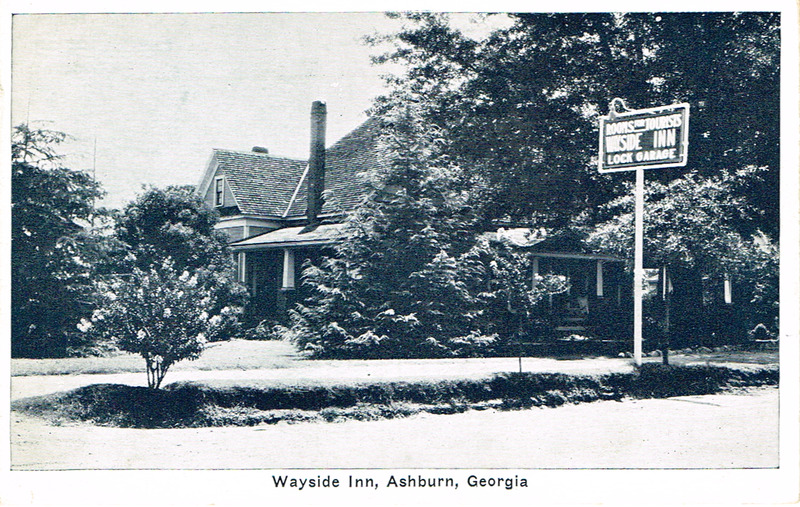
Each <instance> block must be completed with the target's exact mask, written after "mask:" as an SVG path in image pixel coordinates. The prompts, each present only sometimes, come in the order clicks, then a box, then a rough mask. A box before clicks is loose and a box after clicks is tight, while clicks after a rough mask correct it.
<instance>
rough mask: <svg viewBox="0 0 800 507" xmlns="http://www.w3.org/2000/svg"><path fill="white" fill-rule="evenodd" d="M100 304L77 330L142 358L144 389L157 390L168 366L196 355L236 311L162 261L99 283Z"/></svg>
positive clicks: (204, 285)
mask: <svg viewBox="0 0 800 507" xmlns="http://www.w3.org/2000/svg"><path fill="white" fill-rule="evenodd" d="M98 289H99V294H100V298H101V301H102V304H100V305H99V306H98V308H97V309H96V310H95V311H94V313H93V314H92V317H91V320H86V319H84V320H83V321H82V322H81V323H80V325H79V327H80V328H81V330H83V331H85V332H87V333H91V334H95V335H98V336H101V337H103V338H105V339H108V340H111V341H112V342H114V343H115V344H116V345H117V346H118V347H119V348H120V349H121V350H125V351H128V352H132V353H135V354H139V355H141V356H142V357H143V358H144V360H145V364H146V367H147V385H148V387H150V388H151V389H158V388H159V387H160V386H161V382H162V380H163V379H164V376H165V375H166V374H167V371H168V370H169V368H170V366H172V365H173V364H174V363H176V362H178V361H181V360H183V359H196V358H198V357H199V356H200V354H201V352H202V351H203V348H204V346H205V343H206V341H207V337H208V336H212V335H214V334H218V333H219V328H221V327H224V325H225V318H226V316H230V315H233V314H234V313H235V312H236V310H235V309H234V308H232V307H230V306H222V308H221V309H220V310H219V311H214V310H213V309H215V308H219V307H220V305H221V303H220V302H219V301H217V300H216V294H217V293H218V290H216V289H217V288H216V287H215V286H214V284H213V283H209V280H208V279H206V280H203V279H202V278H201V277H199V276H198V275H197V274H190V272H189V271H188V270H184V271H179V270H178V269H176V266H175V263H174V262H173V261H172V260H171V259H170V258H166V259H164V260H163V261H162V263H161V264H160V265H158V264H156V265H152V266H150V268H149V269H148V270H146V271H145V270H141V269H139V268H134V269H133V272H132V273H131V274H129V275H126V276H115V277H111V278H110V279H109V280H108V281H100V282H98Z"/></svg>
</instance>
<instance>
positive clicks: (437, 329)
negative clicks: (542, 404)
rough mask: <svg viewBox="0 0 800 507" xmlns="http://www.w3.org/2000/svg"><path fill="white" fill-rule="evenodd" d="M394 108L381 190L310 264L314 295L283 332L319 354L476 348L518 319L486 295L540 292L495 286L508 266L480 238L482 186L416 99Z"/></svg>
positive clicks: (506, 303)
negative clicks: (468, 175) (457, 161)
mask: <svg viewBox="0 0 800 507" xmlns="http://www.w3.org/2000/svg"><path fill="white" fill-rule="evenodd" d="M384 118H385V120H386V122H387V123H386V125H384V127H385V130H386V132H387V134H386V136H385V138H384V139H383V148H384V153H385V156H386V160H387V163H386V164H385V165H384V166H382V167H378V168H376V169H375V170H374V171H373V172H372V173H370V174H368V175H366V176H367V177H368V178H369V180H370V182H371V184H372V186H373V188H375V192H374V194H373V195H372V197H371V198H370V199H369V200H368V201H366V202H365V203H364V204H363V205H362V206H361V207H360V208H359V209H358V210H357V211H355V212H354V213H353V214H352V215H351V216H350V217H349V218H348V220H347V221H346V223H345V234H343V238H344V239H343V240H342V241H341V242H340V243H338V244H337V245H336V246H335V255H334V256H329V257H325V258H323V259H322V260H321V262H319V263H317V264H308V265H306V266H305V269H304V271H303V280H304V285H305V286H306V287H308V288H310V290H311V296H310V298H309V299H308V300H307V301H306V302H305V303H303V304H300V305H298V306H297V309H296V310H295V311H293V312H292V313H291V325H290V327H289V328H285V329H284V330H283V334H284V336H286V337H288V338H290V339H293V340H294V341H295V342H296V343H297V344H298V345H299V346H300V347H301V348H305V349H306V350H309V351H311V352H312V353H314V354H316V355H319V356H347V357H430V356H450V355H455V354H457V355H468V354H472V353H476V352H477V351H481V350H483V351H485V350H486V349H487V347H491V346H496V345H497V342H498V340H502V339H504V338H505V339H507V338H508V337H509V334H511V333H513V332H515V331H517V329H512V330H510V332H509V330H505V329H500V328H499V326H498V325H497V323H496V322H494V321H493V319H492V318H491V317H492V315H493V314H492V312H491V311H487V310H486V309H485V300H487V299H494V300H499V299H503V302H502V304H501V305H500V306H501V308H502V312H508V311H509V310H508V309H509V308H511V309H512V310H514V311H516V307H517V306H520V305H519V303H518V301H517V299H525V298H527V297H533V296H528V295H525V294H518V293H512V292H511V291H509V290H507V287H505V286H504V287H503V288H502V289H501V290H498V288H497V287H492V286H490V280H491V279H492V276H493V275H496V274H497V272H498V271H499V269H500V268H499V265H498V263H497V262H494V264H492V260H494V259H492V258H491V257H492V253H493V251H492V250H491V249H490V248H489V247H488V246H486V245H484V246H483V247H482V248H480V249H478V248H477V247H475V243H476V232H475V217H474V215H473V213H472V211H471V210H472V206H471V204H472V201H471V199H472V197H473V196H472V195H471V194H470V193H468V192H466V191H465V185H466V184H467V182H465V181H464V180H463V179H461V176H462V174H463V173H461V172H460V171H458V170H457V169H458V168H457V167H454V166H453V165H452V163H451V162H450V161H449V160H448V158H447V157H446V156H444V155H443V147H444V146H446V144H447V143H446V141H445V140H444V139H443V138H442V136H441V132H440V130H439V129H437V128H436V127H434V126H431V125H430V124H428V123H426V122H425V121H424V119H423V118H421V117H420V116H419V115H418V114H417V111H416V110H415V106H414V104H413V103H409V104H406V105H405V106H404V107H398V108H397V109H396V110H395V111H393V112H392V114H390V115H386V116H385V117H384ZM522 264H523V260H522V259H520V258H518V257H515V258H511V259H505V262H504V266H505V267H509V266H511V265H514V268H515V269H517V270H519V269H522V268H521V267H520V266H521V265H522ZM493 269H494V271H493ZM527 278H528V277H525V278H523V279H522V280H527ZM515 283H516V284H519V280H518V281H517V282H515ZM544 287H545V285H544V284H543V285H542V288H541V289H539V290H540V291H541V292H544ZM502 290H506V293H504V294H502V293H501V292H502ZM527 290H528V291H530V288H528V289H527ZM523 292H524V291H523ZM521 306H524V305H521ZM490 322H491V323H492V324H487V323H490ZM492 325H494V327H492ZM500 334H502V335H503V336H502V337H501V336H500Z"/></svg>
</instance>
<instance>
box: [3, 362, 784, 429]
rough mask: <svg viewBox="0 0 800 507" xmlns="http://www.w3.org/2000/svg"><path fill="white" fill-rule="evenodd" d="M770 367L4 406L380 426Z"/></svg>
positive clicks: (144, 424) (114, 419) (179, 422)
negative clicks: (350, 421) (363, 422)
mask: <svg viewBox="0 0 800 507" xmlns="http://www.w3.org/2000/svg"><path fill="white" fill-rule="evenodd" d="M778 377H779V371H778V369H777V368H757V369H754V370H751V371H744V370H737V369H731V368H725V367H719V366H663V365H660V364H654V363H649V364H645V365H643V366H642V367H641V368H640V369H639V370H637V371H636V372H634V373H626V374H623V373H615V374H608V375H602V376H596V377H589V376H571V375H564V374H558V373H503V374H498V375H495V376H494V377H491V378H488V379H483V380H452V381H437V382H433V381H431V382H386V383H374V384H364V385H341V386H337V385H334V386H314V387H294V386H289V387H257V386H239V385H236V386H215V385H214V384H213V383H202V382H177V383H174V384H170V385H168V386H166V387H165V388H164V389H163V390H151V389H147V388H144V387H131V386H125V385H118V384H95V385H91V386H86V387H82V388H79V389H75V390H73V391H69V392H65V393H57V394H53V395H48V396H42V397H37V398H28V399H25V400H19V401H16V402H14V403H12V408H13V409H14V410H20V411H24V412H28V413H33V414H37V415H43V416H45V417H49V418H51V419H55V420H61V419H67V420H81V421H91V422H93V423H96V424H101V425H110V426H121V427H136V428H168V427H198V426H227V425H236V426H242V425H254V424H261V423H276V422H279V421H288V422H298V421H334V420H343V419H362V420H363V419H367V420H372V419H384V418H391V417H403V416H408V415H411V414H414V413H418V412H429V413H456V412H463V411H465V410H468V409H486V408H496V409H501V410H502V409H505V410H510V409H521V408H529V407H540V406H547V407H556V406H560V405H563V404H565V403H581V402H590V401H596V400H620V399H622V398H623V397H625V396H628V397H632V398H664V397H669V396H687V395H704V394H713V393H717V392H720V391H722V390H723V389H728V388H735V387H750V386H763V385H777V384H778Z"/></svg>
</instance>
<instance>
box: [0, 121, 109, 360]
mask: <svg viewBox="0 0 800 507" xmlns="http://www.w3.org/2000/svg"><path fill="white" fill-rule="evenodd" d="M65 139H66V135H65V134H63V133H60V132H54V131H49V130H41V129H31V128H30V127H29V126H27V125H20V126H18V127H16V128H15V129H14V133H13V137H12V151H11V157H12V161H11V162H12V164H11V170H12V174H11V343H12V355H14V356H15V357H20V356H24V357H43V356H62V355H64V354H66V353H67V352H68V350H69V348H70V347H71V346H74V345H76V343H75V342H74V340H73V338H74V336H73V335H74V333H75V332H76V330H75V324H76V323H77V322H78V320H79V319H80V317H81V316H85V315H88V312H90V311H91V307H90V299H89V297H90V292H91V278H92V276H93V274H94V273H95V270H96V269H97V266H98V262H97V261H98V259H100V258H102V257H104V256H106V255H109V254H110V252H111V251H112V250H113V249H114V247H113V244H112V243H109V242H107V241H106V238H105V237H104V236H102V235H101V234H97V233H96V231H94V230H92V229H91V228H90V224H91V223H92V221H93V219H94V218H96V217H97V216H99V215H103V214H104V212H103V210H97V209H95V206H94V203H95V200H96V199H98V198H100V197H102V195H103V192H102V190H101V188H100V185H99V184H98V183H97V182H96V181H94V179H93V178H92V177H91V176H90V175H89V174H86V173H83V172H78V171H73V170H70V169H68V168H66V167H63V166H62V165H61V162H62V160H61V157H60V156H59V155H58V154H57V153H56V149H57V146H58V145H59V144H60V143H61V142H63V141H64V140H65Z"/></svg>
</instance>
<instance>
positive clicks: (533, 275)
mask: <svg viewBox="0 0 800 507" xmlns="http://www.w3.org/2000/svg"><path fill="white" fill-rule="evenodd" d="M531 264H532V265H533V268H532V269H531V271H532V273H531V280H532V283H531V288H534V289H535V288H536V284H537V283H538V280H536V278H537V277H538V276H539V258H538V257H534V258H533V260H532V261H531Z"/></svg>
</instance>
